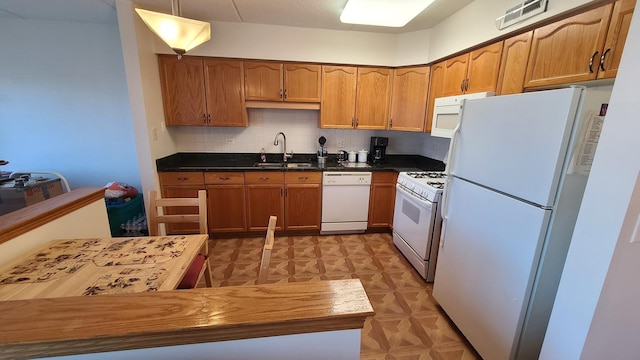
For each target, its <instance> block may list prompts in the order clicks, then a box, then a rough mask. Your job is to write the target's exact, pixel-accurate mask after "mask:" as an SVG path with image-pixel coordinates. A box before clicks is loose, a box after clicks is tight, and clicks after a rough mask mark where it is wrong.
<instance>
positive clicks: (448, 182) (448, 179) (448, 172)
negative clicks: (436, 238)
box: [440, 99, 466, 248]
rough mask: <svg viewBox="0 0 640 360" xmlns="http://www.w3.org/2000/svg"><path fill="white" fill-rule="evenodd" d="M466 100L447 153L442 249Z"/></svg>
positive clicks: (461, 102) (443, 197)
mask: <svg viewBox="0 0 640 360" xmlns="http://www.w3.org/2000/svg"><path fill="white" fill-rule="evenodd" d="M465 101H466V100H464V99H463V100H462V101H460V113H459V114H458V125H456V128H455V129H453V134H452V135H451V144H450V145H449V152H448V153H447V165H446V168H445V169H444V173H445V176H446V177H445V180H444V190H443V191H442V207H441V209H442V210H441V214H442V230H441V233H440V248H443V247H444V240H445V234H446V232H447V220H448V218H449V189H450V188H451V180H452V173H451V169H452V168H453V159H454V156H453V155H454V153H455V151H456V140H457V139H458V134H459V133H460V126H461V125H462V114H463V113H464V103H465Z"/></svg>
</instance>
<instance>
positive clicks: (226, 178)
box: [218, 177, 229, 180]
mask: <svg viewBox="0 0 640 360" xmlns="http://www.w3.org/2000/svg"><path fill="white" fill-rule="evenodd" d="M218 179H220V180H229V178H228V177H219V178H218Z"/></svg>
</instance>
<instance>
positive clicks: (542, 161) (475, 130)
mask: <svg viewBox="0 0 640 360" xmlns="http://www.w3.org/2000/svg"><path fill="white" fill-rule="evenodd" d="M582 91H583V90H581V89H579V88H567V89H560V90H549V91H539V92H532V93H525V94H517V95H507V96H496V97H488V98H483V99H472V100H467V101H465V102H464V105H463V108H462V114H461V124H460V129H459V132H458V134H457V135H456V137H455V139H454V141H453V142H452V143H453V144H452V146H453V157H452V160H450V164H449V167H450V169H449V172H450V173H451V174H453V175H456V176H458V177H461V178H463V179H467V180H470V181H473V182H475V183H478V184H481V185H484V186H487V187H489V188H492V189H496V190H498V191H501V192H504V193H507V194H511V195H513V196H516V197H518V198H521V199H524V200H527V201H530V202H533V203H535V204H540V205H545V206H552V205H553V200H554V198H555V196H556V191H557V187H558V181H559V179H560V174H561V170H562V166H563V163H564V159H565V154H566V153H567V146H568V142H569V138H570V134H571V131H572V126H573V123H574V118H575V115H576V110H577V106H578V103H579V100H580V96H581V92H582Z"/></svg>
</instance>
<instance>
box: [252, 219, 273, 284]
mask: <svg viewBox="0 0 640 360" xmlns="http://www.w3.org/2000/svg"><path fill="white" fill-rule="evenodd" d="M277 222H278V217H277V216H271V217H269V225H268V226H267V235H266V236H265V239H264V246H263V248H262V259H261V260H260V269H259V270H258V280H257V281H256V284H264V283H265V282H266V281H267V275H268V273H269V265H270V263H271V251H272V250H273V243H274V241H275V231H276V223H277Z"/></svg>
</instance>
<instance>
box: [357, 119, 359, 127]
mask: <svg viewBox="0 0 640 360" xmlns="http://www.w3.org/2000/svg"><path fill="white" fill-rule="evenodd" d="M358 124H359V122H358V118H356V127H358Z"/></svg>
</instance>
